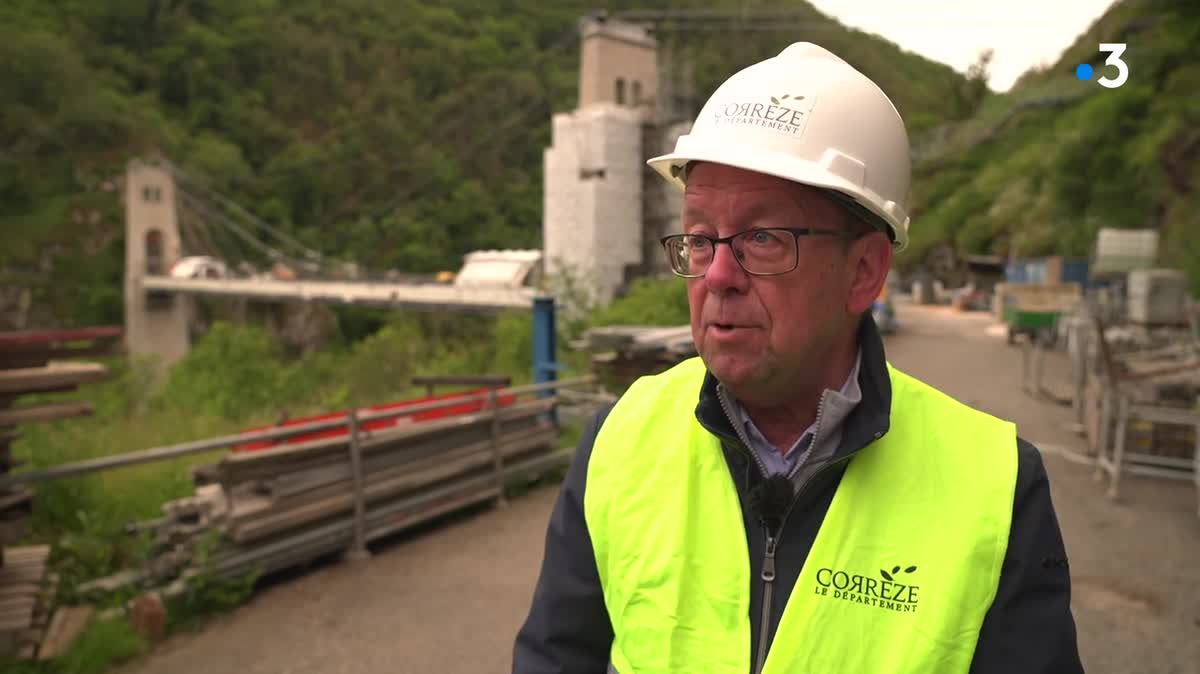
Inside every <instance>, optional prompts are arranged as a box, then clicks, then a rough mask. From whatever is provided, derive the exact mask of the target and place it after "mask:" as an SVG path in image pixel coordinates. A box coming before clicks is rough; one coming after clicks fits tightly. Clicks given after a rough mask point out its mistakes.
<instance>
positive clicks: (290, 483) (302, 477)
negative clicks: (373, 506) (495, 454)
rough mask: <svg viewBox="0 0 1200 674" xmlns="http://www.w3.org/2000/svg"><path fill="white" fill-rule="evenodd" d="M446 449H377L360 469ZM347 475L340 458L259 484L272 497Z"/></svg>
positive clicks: (510, 437)
mask: <svg viewBox="0 0 1200 674" xmlns="http://www.w3.org/2000/svg"><path fill="white" fill-rule="evenodd" d="M547 429H549V430H551V431H553V427H548V426H538V425H534V424H532V423H531V424H529V425H528V426H524V427H520V428H516V429H514V430H510V431H508V432H504V433H502V435H501V436H500V440H501V442H515V441H519V440H521V439H524V438H528V437H530V436H532V435H538V434H542V433H545V432H547ZM487 439H488V438H487V437H486V436H485V435H484V434H482V433H480V434H479V437H478V438H476V443H478V442H484V441H486V440H487ZM447 451H448V450H447V448H445V447H441V446H437V445H432V444H431V445H430V446H428V447H414V448H410V449H407V450H404V451H394V452H386V453H378V454H377V455H375V456H372V457H371V458H370V459H369V460H367V461H366V462H365V463H364V468H363V469H364V471H365V472H366V473H367V474H368V475H369V476H376V475H379V474H380V473H383V472H384V471H387V470H389V469H393V468H395V467H397V466H403V465H408V464H412V463H415V462H417V461H420V460H423V459H427V458H430V457H435V456H441V455H444V454H445V453H446V452H447ZM348 479H350V468H349V466H348V465H347V464H346V462H345V461H344V460H343V461H341V462H338V463H334V464H330V465H323V466H320V467H318V468H313V469H308V470H303V471H294V472H289V473H288V474H286V475H281V476H279V477H277V478H275V479H273V480H269V481H266V482H264V483H263V485H262V486H263V490H264V491H265V493H267V494H269V495H271V496H273V497H275V498H284V497H288V496H292V495H294V494H298V493H301V492H304V491H308V490H310V489H315V488H317V487H320V486H322V485H325V484H329V483H332V482H340V481H342V480H348ZM369 479H370V478H369Z"/></svg>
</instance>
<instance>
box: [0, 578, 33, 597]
mask: <svg viewBox="0 0 1200 674" xmlns="http://www.w3.org/2000/svg"><path fill="white" fill-rule="evenodd" d="M39 588H41V584H40V583H37V582H32V581H22V582H19V583H5V584H3V585H0V601H4V600H5V599H11V598H13V597H33V596H36V595H37V593H38V589H39Z"/></svg>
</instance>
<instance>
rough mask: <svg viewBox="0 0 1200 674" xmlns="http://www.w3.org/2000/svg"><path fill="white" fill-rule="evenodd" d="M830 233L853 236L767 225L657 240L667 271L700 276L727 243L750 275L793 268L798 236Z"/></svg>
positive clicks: (845, 235) (851, 235)
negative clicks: (723, 233)
mask: <svg viewBox="0 0 1200 674" xmlns="http://www.w3.org/2000/svg"><path fill="white" fill-rule="evenodd" d="M802 236H833V237H837V238H841V239H856V238H858V236H857V235H856V234H854V233H853V232H847V231H842V230H836V229H810V228H798V229H797V228H782V227H779V228H769V229H748V230H746V231H744V232H738V233H737V234H734V235H733V236H726V237H723V238H719V239H718V238H714V237H711V236H706V235H704V234H672V235H671V236H664V237H663V238H662V239H661V242H662V246H663V249H664V250H665V251H666V253H667V259H668V260H669V261H670V263H671V271H673V272H675V274H676V275H677V276H682V277H684V278H699V277H701V276H704V274H705V273H706V272H707V271H708V267H709V266H710V265H711V264H712V261H713V258H715V257H716V255H717V244H721V243H726V244H729V248H730V249H731V250H733V257H734V259H735V260H737V263H738V265H740V266H741V268H742V269H744V270H745V271H746V273H748V274H752V275H754V276H778V275H779V274H786V273H788V272H790V271H792V270H794V269H795V268H796V266H797V264H799V260H800V237H802Z"/></svg>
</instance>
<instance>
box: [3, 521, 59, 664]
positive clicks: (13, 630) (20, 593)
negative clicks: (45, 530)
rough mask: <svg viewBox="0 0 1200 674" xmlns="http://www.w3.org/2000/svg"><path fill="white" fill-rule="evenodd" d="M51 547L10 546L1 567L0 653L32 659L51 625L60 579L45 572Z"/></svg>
mask: <svg viewBox="0 0 1200 674" xmlns="http://www.w3.org/2000/svg"><path fill="white" fill-rule="evenodd" d="M49 557H50V547H49V546H46V545H37V546H26V547H10V548H8V549H7V550H5V565H4V566H3V567H0V654H2V655H5V656H16V657H18V658H20V659H24V660H29V659H33V658H34V657H35V656H36V655H37V649H38V646H39V645H40V644H41V643H42V639H43V637H44V636H45V634H46V631H47V628H48V626H49V624H50V614H51V610H52V608H53V605H54V597H55V593H56V592H57V590H58V578H57V576H54V575H53V574H48V573H47V572H46V570H47V565H46V562H47V560H48V559H49Z"/></svg>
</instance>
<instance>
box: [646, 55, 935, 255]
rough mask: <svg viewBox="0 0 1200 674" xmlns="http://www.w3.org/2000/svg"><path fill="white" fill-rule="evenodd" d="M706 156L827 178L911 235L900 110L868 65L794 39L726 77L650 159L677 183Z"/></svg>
mask: <svg viewBox="0 0 1200 674" xmlns="http://www.w3.org/2000/svg"><path fill="white" fill-rule="evenodd" d="M697 161H710V162H716V163H719V164H727V165H730V166H735V167H738V168H743V169H746V170H748V171H755V172H758V173H766V174H769V175H773V176H778V177H780V178H785V179H788V180H793V181H795V182H798V183H804V184H806V185H812V186H814V187H818V188H824V189H825V190H826V191H827V193H829V194H830V195H831V196H834V197H835V198H837V199H838V200H839V201H841V202H842V203H843V204H844V205H846V206H848V207H849V208H850V210H851V211H853V212H855V213H856V214H857V215H859V217H862V218H863V219H865V220H867V221H868V222H870V223H872V224H875V225H877V226H879V227H880V228H883V227H886V228H887V229H888V230H890V235H891V239H892V242H893V245H894V246H895V248H896V249H897V250H903V249H904V247H905V246H906V245H908V220H909V218H908V199H909V181H910V179H911V173H912V160H911V158H910V156H909V147H908V133H907V132H906V131H905V128H904V120H902V119H901V118H900V113H899V112H897V111H896V106H894V105H892V102H891V100H890V99H888V97H887V95H886V94H884V93H883V91H882V90H881V89H880V88H879V87H878V86H877V85H876V84H875V83H874V82H872V81H871V80H870V79H868V78H867V76H866V75H863V74H862V73H861V72H859V71H858V70H855V69H854V68H853V67H852V66H851V65H850V64H848V63H846V62H845V61H843V60H842V59H840V58H838V57H837V56H835V55H834V54H832V53H831V52H829V51H828V50H826V49H824V48H822V47H819V46H817V45H815V44H811V43H808V42H797V43H794V44H792V45H790V46H789V47H787V48H786V49H784V50H783V51H782V52H781V53H780V54H779V55H778V56H775V57H774V58H769V59H767V60H765V61H761V62H759V63H756V64H754V65H752V66H749V67H748V68H745V69H743V70H741V71H740V72H738V73H736V74H734V75H733V76H732V77H730V78H729V79H727V80H725V82H724V83H722V84H721V86H720V87H718V88H717V90H716V92H714V93H713V95H712V96H711V97H710V98H709V99H708V101H707V102H706V103H705V104H704V108H703V109H702V110H701V111H700V115H699V116H698V117H697V118H696V121H695V123H694V124H693V125H692V128H691V130H690V132H689V133H688V134H686V135H684V136H681V137H680V138H679V140H678V142H677V143H676V145H675V151H674V152H672V153H671V154H666V155H662V156H660V157H655V158H653V159H651V160H650V161H649V162H647V163H648V164H649V165H650V166H652V167H653V168H654V169H655V170H656V171H658V172H659V173H660V174H662V176H663V177H664V178H666V179H667V180H669V181H671V182H673V183H674V184H676V185H677V186H678V187H679V188H680V189H682V188H683V186H684V183H685V181H686V179H687V164H688V163H689V162H697Z"/></svg>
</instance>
